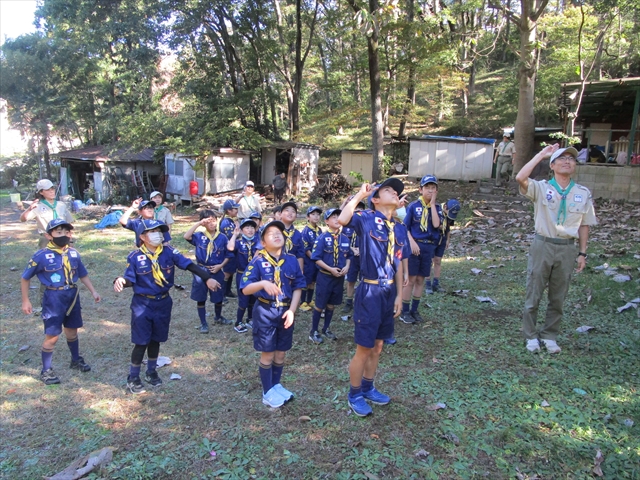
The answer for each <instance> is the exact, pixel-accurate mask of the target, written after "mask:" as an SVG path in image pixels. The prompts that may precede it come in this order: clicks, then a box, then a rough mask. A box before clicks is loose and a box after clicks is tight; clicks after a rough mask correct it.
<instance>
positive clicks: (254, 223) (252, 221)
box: [240, 218, 258, 230]
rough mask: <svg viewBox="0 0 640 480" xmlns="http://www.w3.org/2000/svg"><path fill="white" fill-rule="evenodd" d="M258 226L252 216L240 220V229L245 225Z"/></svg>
mask: <svg viewBox="0 0 640 480" xmlns="http://www.w3.org/2000/svg"><path fill="white" fill-rule="evenodd" d="M257 226H258V225H257V224H256V222H255V221H254V220H252V219H251V218H245V219H244V220H242V222H240V230H242V229H243V228H244V227H253V228H256V227H257Z"/></svg>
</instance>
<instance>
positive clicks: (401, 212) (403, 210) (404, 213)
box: [396, 207, 407, 220]
mask: <svg viewBox="0 0 640 480" xmlns="http://www.w3.org/2000/svg"><path fill="white" fill-rule="evenodd" d="M396 215H397V216H398V218H400V220H404V217H406V216H407V209H406V208H404V207H402V208H399V209H397V210H396Z"/></svg>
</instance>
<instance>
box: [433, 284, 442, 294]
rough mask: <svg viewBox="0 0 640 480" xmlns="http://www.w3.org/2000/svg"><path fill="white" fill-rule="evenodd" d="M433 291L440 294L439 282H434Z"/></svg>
mask: <svg viewBox="0 0 640 480" xmlns="http://www.w3.org/2000/svg"><path fill="white" fill-rule="evenodd" d="M431 289H432V290H433V292H434V293H435V292H440V291H441V289H440V284H439V283H438V282H433V285H432V286H431Z"/></svg>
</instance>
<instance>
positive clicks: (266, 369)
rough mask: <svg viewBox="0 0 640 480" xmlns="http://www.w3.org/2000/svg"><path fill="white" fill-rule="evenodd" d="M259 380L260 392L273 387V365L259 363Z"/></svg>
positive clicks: (265, 391)
mask: <svg viewBox="0 0 640 480" xmlns="http://www.w3.org/2000/svg"><path fill="white" fill-rule="evenodd" d="M259 370H260V381H261V382H262V393H267V392H268V391H269V390H271V387H273V366H272V365H264V364H262V363H260V368H259Z"/></svg>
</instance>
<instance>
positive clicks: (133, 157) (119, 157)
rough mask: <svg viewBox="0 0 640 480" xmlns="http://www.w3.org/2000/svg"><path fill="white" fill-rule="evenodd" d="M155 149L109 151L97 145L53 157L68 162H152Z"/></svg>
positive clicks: (107, 147) (67, 151) (105, 147)
mask: <svg viewBox="0 0 640 480" xmlns="http://www.w3.org/2000/svg"><path fill="white" fill-rule="evenodd" d="M154 152H155V149H153V148H145V149H144V150H142V151H140V152H134V151H132V150H131V149H127V148H120V149H115V150H114V149H111V148H110V147H109V146H105V145H98V146H94V147H85V148H78V149H76V150H66V151H64V152H58V153H55V154H53V156H55V157H59V158H64V159H69V160H83V161H91V162H93V161H96V160H98V161H103V162H153V161H154V160H155V159H154Z"/></svg>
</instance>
